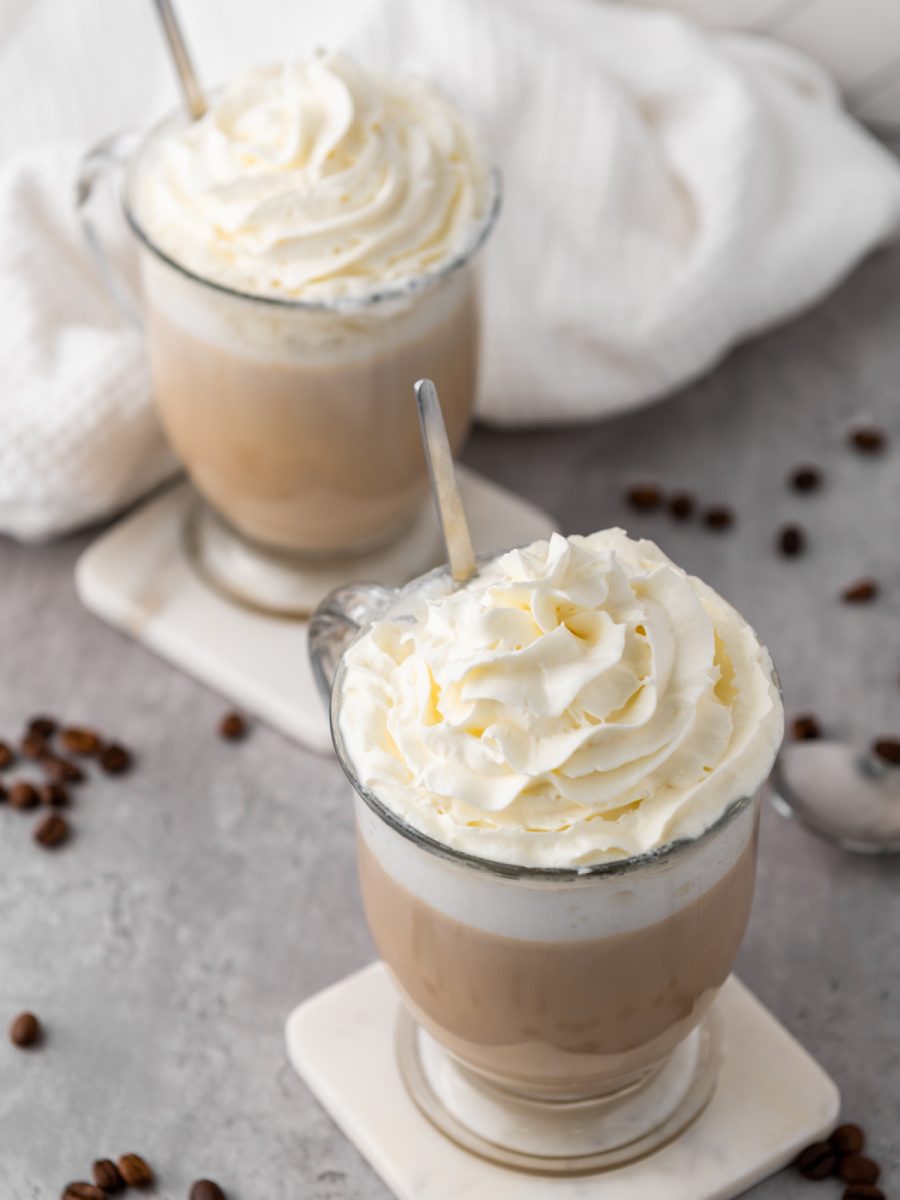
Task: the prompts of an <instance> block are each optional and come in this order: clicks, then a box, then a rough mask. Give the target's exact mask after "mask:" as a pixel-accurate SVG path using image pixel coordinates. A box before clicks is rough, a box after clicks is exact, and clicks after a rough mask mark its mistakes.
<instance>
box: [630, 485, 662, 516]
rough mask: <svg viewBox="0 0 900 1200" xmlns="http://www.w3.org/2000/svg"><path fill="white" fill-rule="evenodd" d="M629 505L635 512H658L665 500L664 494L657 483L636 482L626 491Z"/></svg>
mask: <svg viewBox="0 0 900 1200" xmlns="http://www.w3.org/2000/svg"><path fill="white" fill-rule="evenodd" d="M625 499H626V501H627V502H628V505H629V507H631V508H633V509H634V511H635V512H640V513H650V512H656V510H657V509H658V508H659V506H660V505H661V504H662V502H663V494H662V492H661V491H660V489H659V488H658V487H657V486H656V484H655V483H636V484H635V485H634V486H633V487H630V488H629V489H628V491H627V492H626V493H625Z"/></svg>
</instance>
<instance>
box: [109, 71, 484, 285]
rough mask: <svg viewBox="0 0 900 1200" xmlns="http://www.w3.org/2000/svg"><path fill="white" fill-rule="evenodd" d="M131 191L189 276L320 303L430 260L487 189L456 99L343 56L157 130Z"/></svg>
mask: <svg viewBox="0 0 900 1200" xmlns="http://www.w3.org/2000/svg"><path fill="white" fill-rule="evenodd" d="M132 194H133V201H132V205H133V208H134V210H135V215H136V217H137V220H138V223H139V224H140V225H141V226H142V227H143V229H144V231H145V232H146V234H147V235H148V237H149V238H150V240H151V241H152V242H153V243H154V244H156V245H157V246H159V247H160V249H162V250H163V251H164V252H165V253H166V254H168V255H169V256H170V257H171V258H173V259H174V260H175V261H177V262H179V263H181V264H182V265H184V266H185V267H187V269H188V270H190V271H192V272H194V273H196V274H198V275H201V276H203V277H204V278H208V279H211V280H213V281H214V282H217V283H221V284H224V285H225V286H227V287H231V288H235V289H237V290H240V291H245V292H250V293H252V294H256V295H265V296H276V297H281V298H284V299H302V300H307V301H317V300H318V301H326V302H327V301H329V300H333V299H336V298H340V297H344V296H359V295H367V294H370V293H372V292H374V291H378V290H381V289H384V288H385V287H395V288H396V287H400V286H402V285H404V284H406V283H408V282H409V281H410V280H412V279H416V278H419V277H421V276H422V275H423V274H424V275H427V274H430V273H432V272H434V271H436V270H438V269H439V268H440V267H441V266H442V265H444V264H446V263H448V262H449V261H451V260H453V259H454V258H456V257H457V256H458V255H460V254H462V253H464V252H465V251H466V250H468V249H469V248H470V247H471V245H472V243H473V240H474V238H475V236H476V234H477V233H478V231H479V228H480V227H481V226H482V225H483V223H484V220H485V218H486V216H487V215H488V208H489V205H490V203H491V199H492V192H491V181H490V174H489V171H488V169H487V166H486V161H485V158H484V155H483V153H482V150H481V147H480V146H479V144H478V143H477V141H476V139H475V137H474V135H473V133H472V131H471V130H470V129H469V127H468V125H467V124H466V122H465V120H464V119H463V117H462V115H461V114H460V113H459V112H458V111H457V110H456V109H455V108H454V107H453V105H451V104H450V103H449V102H448V101H447V100H445V99H444V98H443V97H442V96H441V95H439V94H438V92H437V91H436V90H434V89H433V88H432V87H430V86H429V85H427V84H425V83H423V82H418V81H413V80H394V79H388V78H383V77H381V76H375V75H370V74H368V73H367V72H365V71H363V70H362V69H361V68H360V67H359V66H357V65H356V64H355V63H354V62H353V60H352V59H350V58H349V57H348V56H347V55H346V54H343V53H337V52H334V53H326V52H321V53H319V54H317V55H315V56H314V57H312V58H310V59H308V60H305V61H301V62H295V63H288V64H285V65H276V66H266V67H259V68H255V69H254V70H251V71H249V72H247V73H246V74H244V75H242V76H240V77H239V78H237V79H236V80H235V81H233V82H232V83H231V84H229V85H228V86H227V87H226V88H225V89H224V90H223V91H222V92H221V93H220V94H219V95H218V96H216V97H215V98H214V99H213V102H212V104H211V106H210V108H209V110H208V111H207V113H206V114H205V115H204V116H203V117H202V118H201V119H200V120H199V121H195V122H194V123H192V124H190V125H188V126H187V127H185V128H180V129H177V130H165V129H164V130H163V131H162V132H161V133H160V134H159V135H158V137H157V139H156V141H155V143H154V144H153V145H152V147H151V149H150V151H149V152H148V154H147V155H146V156H145V158H144V160H142V162H141V164H140V169H139V172H138V176H137V179H136V181H135V183H134V186H133V188H132Z"/></svg>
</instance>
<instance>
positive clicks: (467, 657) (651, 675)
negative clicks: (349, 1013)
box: [338, 529, 783, 867]
mask: <svg viewBox="0 0 900 1200" xmlns="http://www.w3.org/2000/svg"><path fill="white" fill-rule="evenodd" d="M442 587H443V590H442V591H438V592H434V591H433V590H429V589H427V588H423V589H422V590H421V592H419V593H413V594H412V596H411V598H410V597H407V598H406V599H405V608H404V610H403V612H402V613H400V612H399V610H398V612H397V613H389V614H388V615H387V616H386V617H385V618H383V619H381V620H379V621H377V622H375V623H374V624H373V625H372V627H371V628H370V629H369V630H368V631H367V632H366V633H365V634H364V635H363V636H362V637H361V638H359V639H358V641H357V642H356V643H355V644H354V645H353V646H352V647H351V648H350V650H349V651H348V652H347V655H346V658H345V668H344V672H343V677H342V683H341V688H342V691H341V695H340V698H339V699H340V706H339V717H338V720H339V727H340V733H341V737H342V739H343V742H344V746H345V749H346V752H347V755H348V757H349V759H350V761H351V763H352V765H353V767H354V769H355V771H356V773H357V775H358V777H359V779H360V781H361V782H362V783H363V784H365V785H366V786H367V787H369V788H370V789H372V790H373V791H374V792H375V793H376V794H377V795H378V796H379V797H380V799H381V800H382V801H383V802H384V803H385V804H386V805H387V806H388V807H389V808H391V809H392V810H393V811H395V812H396V813H397V815H398V816H400V817H401V818H402V819H403V820H404V821H406V822H407V823H408V824H410V825H411V826H413V827H414V828H416V829H418V830H420V831H421V832H423V833H426V834H428V835H429V836H431V837H434V838H436V839H437V840H438V841H441V842H443V843H445V844H446V845H448V846H451V847H455V848H457V849H461V850H464V851H467V852H469V853H472V854H475V855H478V856H480V857H483V858H490V859H496V860H499V861H504V862H512V863H518V864H522V865H535V866H565V867H579V866H586V865H590V864H592V863H595V862H602V861H606V860H608V859H614V858H622V857H630V856H632V855H635V854H640V853H644V852H646V851H649V850H653V849H656V848H658V847H660V846H663V845H665V844H667V843H668V842H670V841H673V840H676V839H677V838H682V837H688V838H691V837H696V836H698V835H699V834H700V833H702V832H703V831H704V830H705V829H706V828H708V827H709V825H711V824H712V823H714V821H715V820H716V819H717V818H718V817H719V816H720V815H721V814H722V813H723V812H724V811H725V809H726V808H727V807H728V805H729V804H730V803H731V802H732V801H734V800H736V799H739V798H740V797H742V796H746V795H752V794H753V793H755V792H756V791H757V789H758V788H759V786H760V785H761V783H762V782H763V781H764V779H765V777H766V775H767V774H768V772H769V769H770V767H771V765H772V761H773V759H774V756H775V753H776V750H777V748H778V745H779V743H780V740H781V734H782V725H783V715H782V707H781V701H780V697H779V695H778V690H777V686H776V684H775V682H774V677H773V670H772V664H771V661H770V659H769V656H768V653H767V652H766V650H765V649H764V648H763V647H762V646H761V645H760V643H759V641H758V639H757V637H756V635H755V633H754V632H753V630H752V629H751V628H750V626H749V625H748V624H747V623H746V621H744V620H743V618H742V617H741V616H740V615H739V614H738V613H737V612H736V611H735V610H734V609H733V608H732V607H731V606H730V605H728V604H727V603H726V602H725V601H724V600H722V598H721V597H719V596H718V595H717V594H716V593H715V592H714V591H713V590H712V589H711V588H709V587H707V586H706V585H705V584H703V583H701V582H700V580H698V579H694V578H692V577H690V576H688V575H687V574H685V572H684V571H682V570H681V569H680V568H678V567H676V566H675V564H674V563H672V562H671V561H670V560H669V559H668V558H667V557H666V556H665V555H664V554H663V553H662V552H661V551H660V550H659V549H658V547H656V546H655V545H654V544H653V543H652V542H649V541H633V540H631V539H630V538H629V537H628V536H627V535H626V534H625V533H624V532H623V531H622V530H619V529H612V530H606V531H603V532H600V533H596V534H593V535H592V536H590V537H570V538H564V537H561V536H559V535H557V534H554V535H553V537H552V538H551V539H550V540H549V541H547V542H536V543H535V544H534V545H532V546H529V547H527V548H526V549H523V550H514V551H511V552H510V553H507V554H504V555H502V556H501V557H499V558H497V559H495V560H493V561H492V562H490V563H488V564H487V565H486V566H484V567H483V568H482V569H481V571H480V572H479V574H478V576H476V577H475V579H473V580H472V581H470V583H469V584H467V585H466V586H465V587H462V588H459V589H457V590H455V591H448V590H447V585H446V584H443V585H442Z"/></svg>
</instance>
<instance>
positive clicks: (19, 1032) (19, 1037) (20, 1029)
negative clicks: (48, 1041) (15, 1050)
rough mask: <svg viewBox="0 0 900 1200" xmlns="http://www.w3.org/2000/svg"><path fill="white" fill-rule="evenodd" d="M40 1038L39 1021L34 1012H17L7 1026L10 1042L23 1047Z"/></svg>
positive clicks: (32, 1043)
mask: <svg viewBox="0 0 900 1200" xmlns="http://www.w3.org/2000/svg"><path fill="white" fill-rule="evenodd" d="M40 1039H41V1023H40V1021H39V1020H38V1019H37V1017H36V1016H35V1015H34V1013H30V1012H23V1013H19V1015H18V1016H17V1017H16V1018H15V1019H14V1020H13V1023H12V1024H11V1025H10V1027H9V1040H10V1041H11V1042H12V1044H13V1045H14V1046H19V1047H20V1048H21V1049H24V1048H25V1047H26V1046H34V1045H35V1044H36V1043H37V1042H39V1041H40Z"/></svg>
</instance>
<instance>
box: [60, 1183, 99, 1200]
mask: <svg viewBox="0 0 900 1200" xmlns="http://www.w3.org/2000/svg"><path fill="white" fill-rule="evenodd" d="M62 1200H106V1192H104V1191H103V1189H102V1188H99V1187H97V1186H96V1184H93V1183H67V1184H66V1186H65V1188H63V1193H62Z"/></svg>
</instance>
